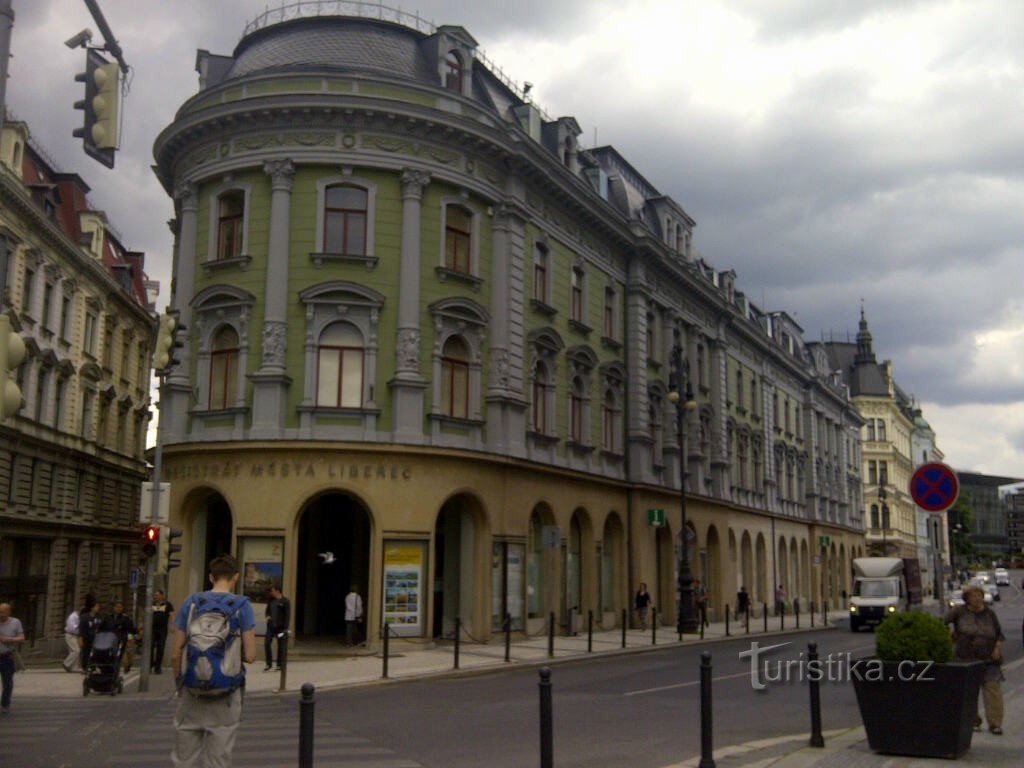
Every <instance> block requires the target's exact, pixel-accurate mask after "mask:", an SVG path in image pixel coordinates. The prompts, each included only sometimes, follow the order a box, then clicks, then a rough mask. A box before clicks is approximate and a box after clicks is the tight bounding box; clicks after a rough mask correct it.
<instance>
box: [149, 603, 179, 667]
mask: <svg viewBox="0 0 1024 768" xmlns="http://www.w3.org/2000/svg"><path fill="white" fill-rule="evenodd" d="M172 621H174V606H173V605H171V602H170V600H168V599H167V595H165V594H164V591H163V590H162V589H154V590H153V639H152V641H151V644H150V653H149V663H150V667H151V670H150V671H152V672H153V673H155V674H157V675H159V674H161V673H162V672H163V664H164V648H165V647H166V646H167V628H168V626H169V625H170V623H171V622H172Z"/></svg>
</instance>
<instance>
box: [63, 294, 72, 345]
mask: <svg viewBox="0 0 1024 768" xmlns="http://www.w3.org/2000/svg"><path fill="white" fill-rule="evenodd" d="M70 330H71V297H70V296H62V297H61V300H60V337H61V338H62V339H65V340H67V338H68V333H69V332H70Z"/></svg>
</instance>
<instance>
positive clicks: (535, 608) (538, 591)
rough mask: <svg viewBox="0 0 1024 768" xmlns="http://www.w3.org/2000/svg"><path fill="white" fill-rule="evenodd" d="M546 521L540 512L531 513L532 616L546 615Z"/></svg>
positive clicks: (528, 599)
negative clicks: (544, 531)
mask: <svg viewBox="0 0 1024 768" xmlns="http://www.w3.org/2000/svg"><path fill="white" fill-rule="evenodd" d="M543 530H544V522H543V521H542V520H541V517H540V512H539V511H538V510H536V509H535V510H533V513H532V514H531V515H530V536H529V548H528V550H527V553H526V612H527V615H528V616H529V617H530V618H531V619H534V618H537V617H539V616H543V615H544V591H545V588H546V586H547V583H546V582H547V579H546V576H547V569H546V568H545V565H544V560H545V557H544V555H545V554H546V552H545V550H544V542H543V535H544V534H543Z"/></svg>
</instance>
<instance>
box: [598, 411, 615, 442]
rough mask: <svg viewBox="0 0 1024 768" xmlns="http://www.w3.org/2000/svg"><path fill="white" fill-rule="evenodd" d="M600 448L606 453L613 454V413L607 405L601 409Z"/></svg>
mask: <svg viewBox="0 0 1024 768" xmlns="http://www.w3.org/2000/svg"><path fill="white" fill-rule="evenodd" d="M601 446H602V447H603V448H604V449H605V450H606V451H612V452H614V451H615V449H616V445H615V411H613V410H612V409H611V408H610V407H609V406H608V405H605V406H604V407H602V408H601Z"/></svg>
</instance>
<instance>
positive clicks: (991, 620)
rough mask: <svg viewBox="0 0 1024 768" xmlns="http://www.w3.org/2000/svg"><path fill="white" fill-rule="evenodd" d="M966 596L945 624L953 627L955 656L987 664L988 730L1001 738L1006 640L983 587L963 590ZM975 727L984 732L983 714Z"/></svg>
mask: <svg viewBox="0 0 1024 768" xmlns="http://www.w3.org/2000/svg"><path fill="white" fill-rule="evenodd" d="M963 595H964V604H963V605H962V606H961V605H958V606H956V607H954V608H953V609H952V610H951V611H950V612H949V614H948V615H947V616H946V623H947V624H952V625H953V653H954V654H955V656H956V658H957V659H960V660H961V661H975V660H977V661H984V662H985V681H984V682H983V683H982V684H981V698H982V701H983V702H984V703H985V719H987V720H988V729H989V730H990V731H991V732H992V733H994V734H996V735H1001V734H1002V732H1003V691H1002V689H1001V687H1000V685H999V683H1000V682H1001V681H1002V680H1003V670H1002V667H1001V665H1002V663H1003V654H1002V646H1003V641H1005V640H1006V638H1005V637H1004V636H1003V629H1002V627H1001V626H1000V625H999V617H998V616H996V614H995V611H993V610H992V609H991V608H989V607H988V606H987V605H985V593H984V592H983V591H982V589H981V587H977V586H973V585H972V586H969V587H964V591H963ZM974 727H975V729H976V730H980V729H981V716H980V715H979V716H978V717H977V718H976V719H975V721H974Z"/></svg>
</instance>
